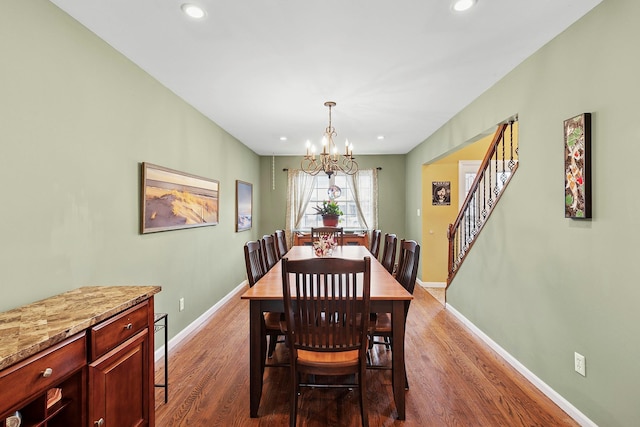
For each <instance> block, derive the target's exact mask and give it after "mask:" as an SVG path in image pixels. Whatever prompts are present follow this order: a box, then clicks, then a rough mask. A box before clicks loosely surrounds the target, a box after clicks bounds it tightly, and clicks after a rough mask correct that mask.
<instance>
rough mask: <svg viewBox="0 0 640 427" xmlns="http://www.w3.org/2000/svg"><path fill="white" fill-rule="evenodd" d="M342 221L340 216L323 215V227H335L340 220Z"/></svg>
mask: <svg viewBox="0 0 640 427" xmlns="http://www.w3.org/2000/svg"><path fill="white" fill-rule="evenodd" d="M339 219H340V215H332V214H326V215H322V225H324V226H325V227H335V226H336V225H338V220H339Z"/></svg>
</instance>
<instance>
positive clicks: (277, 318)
mask: <svg viewBox="0 0 640 427" xmlns="http://www.w3.org/2000/svg"><path fill="white" fill-rule="evenodd" d="M244 263H245V267H246V269H247V281H248V282H249V287H253V285H255V284H256V282H257V281H258V280H260V278H262V276H264V275H265V274H266V273H267V267H266V264H265V261H264V257H263V255H262V242H261V241H258V240H252V241H249V242H247V243H245V245H244ZM263 318H264V324H263V326H264V331H265V339H266V337H267V336H268V337H269V349H268V352H267V355H268V357H269V358H271V357H272V356H273V352H274V351H275V349H276V344H277V343H278V342H284V341H282V340H280V341H278V337H279V336H281V335H283V334H284V332H283V331H282V329H281V328H282V319H283V318H284V314H283V313H278V312H265V313H264V314H263ZM262 363H263V364H264V361H263V362H262Z"/></svg>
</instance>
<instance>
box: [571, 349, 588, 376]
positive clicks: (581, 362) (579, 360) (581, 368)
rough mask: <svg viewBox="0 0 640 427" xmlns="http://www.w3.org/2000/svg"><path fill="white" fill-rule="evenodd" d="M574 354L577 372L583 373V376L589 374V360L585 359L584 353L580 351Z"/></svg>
mask: <svg viewBox="0 0 640 427" xmlns="http://www.w3.org/2000/svg"><path fill="white" fill-rule="evenodd" d="M573 354H574V369H575V370H576V372H577V373H579V374H580V375H582V376H583V377H586V376H587V366H586V364H587V361H586V359H585V357H584V356H583V355H581V354H580V353H573Z"/></svg>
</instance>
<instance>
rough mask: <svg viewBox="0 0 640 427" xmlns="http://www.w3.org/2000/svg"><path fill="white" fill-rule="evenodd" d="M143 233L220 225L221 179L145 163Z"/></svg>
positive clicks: (142, 211) (141, 229) (142, 209)
mask: <svg viewBox="0 0 640 427" xmlns="http://www.w3.org/2000/svg"><path fill="white" fill-rule="evenodd" d="M141 187H142V194H141V204H142V207H141V219H140V232H141V233H142V234H146V233H155V232H159V231H168V230H178V229H182V228H193V227H205V226H212V225H217V224H218V221H219V218H218V213H219V195H220V182H219V181H217V180H215V179H210V178H204V177H201V176H198V175H193V174H190V173H185V172H180V171H177V170H174V169H169V168H166V167H163V166H158V165H154V164H151V163H147V162H144V163H142V185H141Z"/></svg>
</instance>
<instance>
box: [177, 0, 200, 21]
mask: <svg viewBox="0 0 640 427" xmlns="http://www.w3.org/2000/svg"><path fill="white" fill-rule="evenodd" d="M180 8H181V9H182V11H183V12H184V13H185V14H186V15H187V16H189V17H191V18H193V19H202V18H204V17H205V15H206V14H207V12H205V11H204V9H203V8H201V7H200V6H197V5H195V4H191V3H184V4H183V5H182V6H180Z"/></svg>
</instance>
